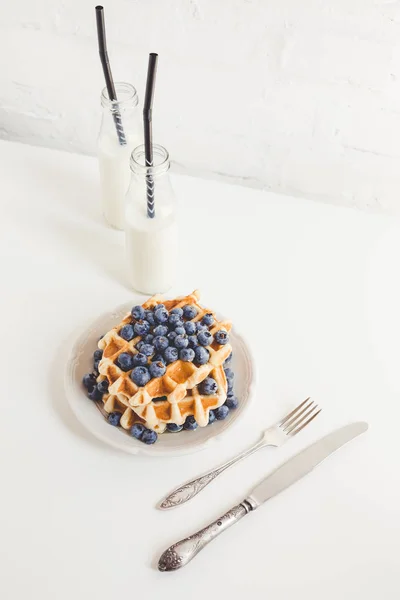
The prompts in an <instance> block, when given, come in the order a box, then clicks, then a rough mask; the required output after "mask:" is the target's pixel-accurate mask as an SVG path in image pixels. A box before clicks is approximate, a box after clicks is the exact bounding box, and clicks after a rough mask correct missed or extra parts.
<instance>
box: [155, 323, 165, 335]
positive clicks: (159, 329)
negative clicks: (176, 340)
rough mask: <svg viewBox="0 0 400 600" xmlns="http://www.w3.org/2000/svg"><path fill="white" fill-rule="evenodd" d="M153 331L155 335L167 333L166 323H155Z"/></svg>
mask: <svg viewBox="0 0 400 600" xmlns="http://www.w3.org/2000/svg"><path fill="white" fill-rule="evenodd" d="M153 333H154V335H156V336H159V335H162V336H165V335H167V333H168V327H167V326H166V325H157V327H155V328H154V331H153Z"/></svg>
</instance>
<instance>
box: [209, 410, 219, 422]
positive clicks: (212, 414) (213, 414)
mask: <svg viewBox="0 0 400 600" xmlns="http://www.w3.org/2000/svg"><path fill="white" fill-rule="evenodd" d="M216 418H217V417H216V416H215V412H214V411H213V410H210V412H209V413H208V424H209V425H211V423H214V421H215V419H216Z"/></svg>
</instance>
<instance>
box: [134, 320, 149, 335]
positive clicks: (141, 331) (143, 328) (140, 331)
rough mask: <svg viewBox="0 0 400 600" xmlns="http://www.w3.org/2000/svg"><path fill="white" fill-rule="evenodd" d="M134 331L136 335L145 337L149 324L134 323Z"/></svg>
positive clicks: (144, 322) (142, 322) (145, 322)
mask: <svg viewBox="0 0 400 600" xmlns="http://www.w3.org/2000/svg"><path fill="white" fill-rule="evenodd" d="M133 329H134V331H135V333H136V335H141V336H143V335H146V334H147V333H149V331H150V323H149V322H148V321H138V322H137V323H135V326H134V328H133Z"/></svg>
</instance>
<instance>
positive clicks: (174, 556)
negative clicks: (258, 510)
mask: <svg viewBox="0 0 400 600" xmlns="http://www.w3.org/2000/svg"><path fill="white" fill-rule="evenodd" d="M251 510H252V507H251V505H250V504H249V503H248V502H247V501H244V502H242V503H241V504H238V505H237V506H234V507H233V508H231V510H229V511H228V512H227V513H225V514H224V515H223V516H222V517H220V518H219V519H217V520H216V521H214V523H211V525H208V527H205V528H204V529H201V530H200V531H198V532H197V533H194V534H193V535H191V536H189V537H187V538H185V539H184V540H181V541H180V542H177V543H176V544H173V545H172V546H170V547H169V548H168V550H166V551H165V552H163V554H162V555H161V557H160V560H159V561H158V568H159V570H160V571H176V570H177V569H180V568H181V567H184V566H185V565H187V563H188V562H190V561H191V560H192V558H194V557H195V556H196V554H198V553H199V552H200V550H202V549H203V548H204V547H205V546H206V545H207V544H208V543H209V542H211V541H212V540H213V539H215V538H216V537H217V536H218V535H219V534H220V533H222V532H223V531H225V529H228V527H230V526H231V525H233V524H234V523H237V521H239V520H240V519H241V518H242V517H244V516H245V515H247V513H248V512H250V511H251Z"/></svg>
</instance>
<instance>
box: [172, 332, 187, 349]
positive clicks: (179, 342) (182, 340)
mask: <svg viewBox="0 0 400 600" xmlns="http://www.w3.org/2000/svg"><path fill="white" fill-rule="evenodd" d="M174 344H175V348H178V349H179V350H181V349H182V348H187V347H188V345H189V340H188V339H187V337H184V336H183V335H177V336H176V338H175V339H174Z"/></svg>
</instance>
